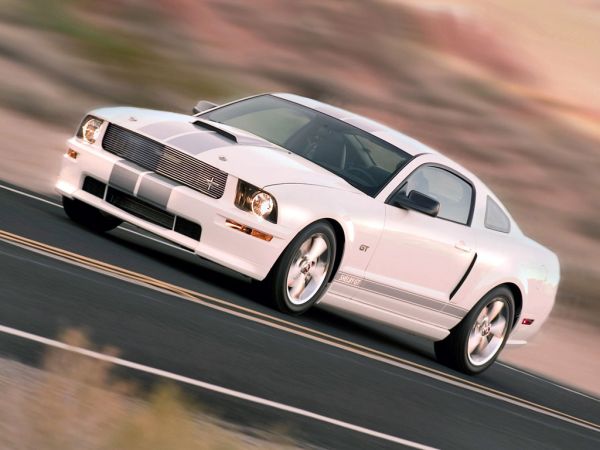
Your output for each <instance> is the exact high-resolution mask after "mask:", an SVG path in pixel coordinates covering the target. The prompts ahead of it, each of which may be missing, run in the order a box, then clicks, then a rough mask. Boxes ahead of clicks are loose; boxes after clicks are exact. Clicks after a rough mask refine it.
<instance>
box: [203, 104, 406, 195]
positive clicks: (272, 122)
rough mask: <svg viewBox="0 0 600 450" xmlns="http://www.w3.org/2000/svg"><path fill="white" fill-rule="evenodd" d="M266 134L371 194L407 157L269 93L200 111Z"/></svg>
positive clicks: (336, 121) (350, 128) (341, 124)
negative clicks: (205, 111) (208, 110)
mask: <svg viewBox="0 0 600 450" xmlns="http://www.w3.org/2000/svg"><path fill="white" fill-rule="evenodd" d="M200 117H202V118H203V119H207V120H211V121H213V122H218V123H223V124H225V125H230V126H232V127H236V128H239V129H242V130H245V131H248V132H250V133H253V134H255V135H257V136H260V137H262V138H263V139H266V140H267V141H269V142H272V143H274V144H277V145H279V146H281V147H283V148H285V149H287V150H289V151H292V152H294V153H296V154H297V155H300V156H302V157H304V158H306V159H308V160H309V161H312V162H313V163H315V164H318V165H319V166H321V167H323V168H325V169H327V170H329V171H330V172H333V173H334V174H336V175H338V176H339V177H341V178H343V179H344V180H346V181H347V182H348V183H350V184H351V185H352V186H354V187H356V188H357V189H359V190H361V191H362V192H364V193H365V194H367V195H371V196H375V195H377V193H378V192H379V191H380V190H381V189H382V188H383V187H384V186H385V185H386V184H387V183H388V182H389V181H390V179H391V178H392V177H393V176H394V174H395V173H396V172H397V171H398V170H399V169H400V168H401V167H403V166H404V165H405V164H406V163H407V162H408V160H409V159H410V156H409V155H408V154H407V153H405V152H403V151H402V150H400V149H398V148H397V147H395V146H393V145H391V144H389V143H387V142H385V141H383V140H381V139H379V138H377V137H375V136H373V135H371V134H369V133H367V132H366V131H362V130H360V129H359V128H356V127H354V126H352V125H350V124H348V123H345V122H343V121H341V120H338V119H335V118H333V117H331V116H328V115H326V114H323V113H320V112H318V111H315V110H313V109H310V108H307V107H304V106H302V105H299V104H297V103H294V102H291V101H288V100H284V99H281V98H278V97H274V96H272V95H261V96H258V97H253V98H250V99H246V100H242V101H239V102H236V103H232V104H230V105H226V106H223V107H221V108H218V109H215V110H213V111H210V112H208V113H205V114H202V115H200Z"/></svg>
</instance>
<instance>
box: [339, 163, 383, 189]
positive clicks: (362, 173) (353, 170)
mask: <svg viewBox="0 0 600 450" xmlns="http://www.w3.org/2000/svg"><path fill="white" fill-rule="evenodd" d="M346 173H348V174H354V175H356V176H357V177H358V178H360V179H361V180H363V181H366V182H367V183H366V184H368V185H369V186H375V185H376V184H377V181H376V180H375V178H373V175H371V174H370V173H369V172H367V171H366V170H365V169H362V168H360V167H348V168H346Z"/></svg>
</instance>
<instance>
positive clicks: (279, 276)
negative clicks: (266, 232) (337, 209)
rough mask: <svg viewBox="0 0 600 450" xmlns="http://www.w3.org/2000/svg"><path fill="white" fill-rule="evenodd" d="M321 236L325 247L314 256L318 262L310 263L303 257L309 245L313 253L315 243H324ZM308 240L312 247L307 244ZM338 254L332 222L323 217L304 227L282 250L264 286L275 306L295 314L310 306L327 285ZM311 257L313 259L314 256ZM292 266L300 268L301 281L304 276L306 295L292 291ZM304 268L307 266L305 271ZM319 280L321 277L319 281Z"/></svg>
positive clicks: (308, 254) (308, 253)
mask: <svg viewBox="0 0 600 450" xmlns="http://www.w3.org/2000/svg"><path fill="white" fill-rule="evenodd" d="M318 239H323V241H324V242H325V243H326V249H325V250H324V251H323V253H321V255H320V256H319V258H318V259H317V260H315V263H314V264H311V261H308V259H306V258H305V259H304V260H303V259H302V256H303V251H304V250H306V249H308V250H309V251H308V252H307V254H306V255H305V256H310V253H311V252H310V250H311V249H312V248H313V246H316V245H317V244H319V245H322V243H321V242H320V241H319V242H317V240H318ZM307 243H308V245H309V247H306V246H307ZM315 249H316V247H315ZM335 255H336V239H335V233H334V231H333V228H332V227H331V225H329V224H328V223H327V222H324V221H321V222H315V223H313V224H311V225H309V226H308V227H306V228H305V229H304V230H302V231H301V232H300V233H299V234H298V235H297V236H296V237H295V238H294V239H293V240H292V242H290V244H289V245H288V247H287V248H286V249H285V250H284V252H283V253H282V254H281V256H280V257H279V259H278V260H277V263H276V264H275V266H274V267H273V269H272V270H271V272H270V273H269V276H268V277H267V279H266V280H265V282H264V287H265V288H266V291H267V293H268V294H269V295H270V296H271V298H272V299H273V301H274V303H275V306H276V307H277V308H278V309H279V310H280V311H282V312H284V313H287V314H292V315H299V314H302V313H304V312H306V311H307V310H308V309H310V307H311V306H312V305H314V304H315V302H316V301H317V300H318V299H319V298H320V297H321V296H322V295H323V293H324V292H325V290H326V289H327V286H328V284H329V279H330V277H331V272H332V270H333V266H334V263H335ZM312 259H313V260H314V258H312ZM302 261H304V262H302ZM325 261H326V264H325ZM293 267H296V268H297V269H298V270H299V272H298V277H297V278H295V279H298V281H299V282H300V280H299V278H300V277H304V281H303V282H300V285H301V284H302V283H304V286H305V288H304V290H303V291H302V294H305V295H306V298H305V299H304V298H302V297H297V298H296V297H292V296H291V295H290V289H292V288H291V287H289V286H288V276H289V275H290V273H291V270H292V268H293ZM301 269H302V270H301ZM303 269H306V272H303ZM321 277H322V278H321ZM319 280H321V281H320V282H319ZM309 288H310V289H309ZM313 291H314V292H313Z"/></svg>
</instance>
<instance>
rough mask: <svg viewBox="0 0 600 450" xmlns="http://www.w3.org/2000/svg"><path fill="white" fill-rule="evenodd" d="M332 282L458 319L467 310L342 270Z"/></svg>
mask: <svg viewBox="0 0 600 450" xmlns="http://www.w3.org/2000/svg"><path fill="white" fill-rule="evenodd" d="M334 282H335V283H340V284H344V285H346V286H351V287H354V288H356V289H359V290H363V291H368V292H373V293H375V294H379V295H383V296H386V297H390V298H393V299H394V300H398V301H401V302H405V303H410V304H413V305H417V306H422V307H424V308H428V309H432V310H434V311H438V312H440V313H442V314H446V315H449V316H452V317H456V318H459V319H462V318H463V317H464V316H465V315H466V314H467V312H468V311H467V310H466V309H463V308H460V307H458V306H455V305H450V304H449V303H448V302H443V301H440V300H436V299H433V298H429V297H424V296H422V295H418V294H414V293H412V292H408V291H404V290H402V289H398V288H395V287H393V286H388V285H385V284H381V283H377V282H375V281H371V280H367V279H365V278H360V277H356V276H354V275H350V274H347V273H344V272H338V273H337V275H336V276H335V279H334Z"/></svg>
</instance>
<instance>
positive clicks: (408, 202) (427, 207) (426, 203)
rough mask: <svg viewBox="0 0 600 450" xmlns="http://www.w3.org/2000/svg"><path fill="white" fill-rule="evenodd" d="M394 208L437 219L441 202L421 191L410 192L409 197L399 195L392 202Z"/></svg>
mask: <svg viewBox="0 0 600 450" xmlns="http://www.w3.org/2000/svg"><path fill="white" fill-rule="evenodd" d="M390 203H391V205H392V206H398V207H400V208H404V209H412V210H414V211H419V212H420V213H423V214H427V215H428V216H431V217H435V216H437V215H438V213H439V212H440V202H438V201H437V200H436V199H434V198H431V197H430V196H428V195H425V194H422V193H421V192H419V191H410V193H409V194H408V197H407V196H406V195H403V194H401V193H397V194H395V195H394V197H392V201H391V202H390Z"/></svg>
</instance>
